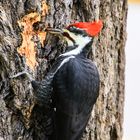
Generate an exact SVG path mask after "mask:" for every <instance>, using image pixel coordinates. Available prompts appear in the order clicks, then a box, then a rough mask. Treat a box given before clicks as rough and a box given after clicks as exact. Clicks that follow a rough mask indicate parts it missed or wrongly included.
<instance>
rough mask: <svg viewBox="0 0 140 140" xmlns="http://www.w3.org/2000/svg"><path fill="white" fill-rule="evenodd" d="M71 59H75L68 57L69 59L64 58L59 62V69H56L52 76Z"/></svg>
mask: <svg viewBox="0 0 140 140" xmlns="http://www.w3.org/2000/svg"><path fill="white" fill-rule="evenodd" d="M71 58H75V57H74V56H70V57H67V58H65V59H64V60H63V61H62V62H61V64H60V65H59V67H58V68H57V69H56V71H55V72H54V75H55V74H56V73H57V71H58V70H59V69H60V68H61V67H62V66H63V65H64V64H65V63H67V62H68V61H69V60H70V59H71Z"/></svg>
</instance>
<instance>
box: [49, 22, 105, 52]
mask: <svg viewBox="0 0 140 140" xmlns="http://www.w3.org/2000/svg"><path fill="white" fill-rule="evenodd" d="M102 26H103V24H102V21H100V20H99V21H95V22H78V23H74V24H70V25H69V26H68V27H66V28H64V29H54V28H48V29H47V30H48V32H50V33H52V34H57V35H60V36H61V37H63V38H64V39H65V40H66V42H67V44H68V46H70V47H73V48H74V49H77V50H79V51H78V52H77V53H79V52H80V51H81V50H82V49H83V48H84V47H85V46H86V45H87V44H88V43H89V42H91V41H92V40H93V38H94V37H95V36H97V35H98V33H99V32H100V31H101V29H102Z"/></svg>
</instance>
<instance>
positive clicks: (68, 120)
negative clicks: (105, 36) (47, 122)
mask: <svg viewBox="0 0 140 140" xmlns="http://www.w3.org/2000/svg"><path fill="white" fill-rule="evenodd" d="M101 28H102V22H101V21H98V22H79V23H74V24H71V25H69V26H68V27H67V28H65V29H53V28H48V31H49V32H50V33H53V34H58V35H60V36H61V37H63V38H64V39H65V40H66V42H67V47H68V48H69V49H68V51H67V52H65V53H63V54H61V55H60V56H59V57H58V59H57V60H56V62H55V65H54V67H55V74H54V77H53V81H52V86H53V102H54V104H55V108H56V115H55V121H56V122H55V125H56V129H55V130H56V134H55V135H56V137H55V139H56V140H80V138H81V137H82V134H83V131H84V130H85V127H86V125H87V122H88V120H89V117H90V114H91V111H92V108H93V105H94V104H95V102H96V100H97V97H98V95H99V74H98V70H97V68H96V66H95V64H94V63H93V62H92V61H91V60H89V59H88V58H87V54H88V52H89V50H90V49H91V47H92V43H93V39H94V36H96V35H97V34H98V33H99V31H100V30H101Z"/></svg>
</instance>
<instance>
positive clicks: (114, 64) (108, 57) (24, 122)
mask: <svg viewBox="0 0 140 140" xmlns="http://www.w3.org/2000/svg"><path fill="white" fill-rule="evenodd" d="M126 17H127V1H126V0H121V1H117V0H115V1H108V0H102V1H101V0H51V1H50V0H46V1H45V0H42V1H41V0H0V140H47V139H48V137H49V135H51V133H52V132H51V131H52V130H51V124H52V123H53V122H52V121H51V119H50V115H51V112H50V111H49V109H48V108H44V107H41V106H38V105H36V103H35V100H34V97H33V89H32V86H31V83H30V81H29V79H28V78H26V77H24V76H23V77H19V78H10V77H11V76H12V75H14V74H16V73H18V72H21V71H23V70H25V69H26V70H27V71H28V72H29V73H31V74H32V75H33V76H34V77H35V78H36V79H38V80H41V79H42V78H43V77H44V76H45V75H46V73H47V71H49V69H50V67H51V65H52V63H53V62H54V61H55V59H56V57H57V56H58V55H59V54H60V53H62V52H63V51H65V49H64V47H63V42H61V41H60V40H59V39H58V38H57V37H52V36H51V35H49V34H46V32H44V31H42V30H41V31H34V30H33V29H32V25H34V23H36V22H40V23H42V25H43V26H46V27H47V26H48V25H50V26H51V27H65V26H66V25H69V24H70V23H72V22H74V21H92V20H98V19H101V20H102V21H103V23H104V27H103V29H102V31H101V33H100V35H99V36H98V37H96V38H95V40H94V44H93V51H92V52H91V53H90V56H89V57H90V58H91V59H94V61H95V62H96V64H97V67H98V70H99V73H100V80H101V85H100V96H99V98H98V101H97V103H96V105H95V106H94V109H93V112H92V115H91V119H90V121H89V124H88V126H87V129H86V131H85V133H84V136H83V140H121V139H122V123H123V107H124V69H125V53H124V46H125V41H126Z"/></svg>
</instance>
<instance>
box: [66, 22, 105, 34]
mask: <svg viewBox="0 0 140 140" xmlns="http://www.w3.org/2000/svg"><path fill="white" fill-rule="evenodd" d="M72 26H74V27H76V28H79V29H83V30H85V31H86V32H87V34H89V35H90V36H96V35H98V33H99V32H100V31H101V29H102V27H103V23H102V21H101V20H99V21H94V22H77V23H74V24H70V25H69V26H68V27H67V29H69V28H70V27H72Z"/></svg>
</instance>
